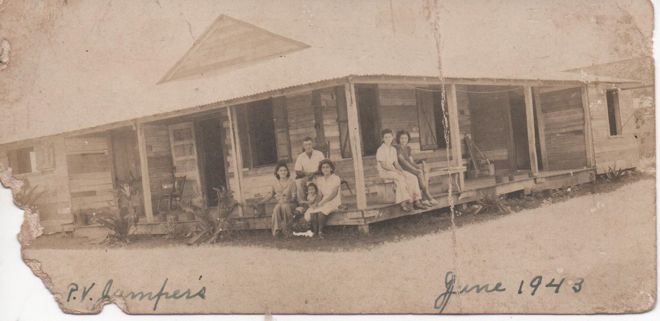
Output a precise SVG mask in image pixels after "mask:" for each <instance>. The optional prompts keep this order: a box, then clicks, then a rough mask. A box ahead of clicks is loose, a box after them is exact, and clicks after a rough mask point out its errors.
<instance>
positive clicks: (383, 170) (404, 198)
mask: <svg viewBox="0 0 660 321" xmlns="http://www.w3.org/2000/svg"><path fill="white" fill-rule="evenodd" d="M381 137H382V139H383V144H382V145H380V147H378V150H377V151H376V161H377V162H378V164H377V165H376V168H377V169H378V175H379V176H380V177H381V178H384V179H388V180H392V181H394V185H395V189H396V194H395V195H396V196H395V199H396V200H395V202H396V203H397V204H401V208H402V209H403V210H404V211H406V212H409V211H410V210H411V208H410V205H411V203H412V205H413V207H414V208H415V209H427V207H426V206H424V204H422V202H421V196H422V193H421V191H420V189H419V185H418V184H417V177H416V176H415V175H413V174H411V173H408V172H406V171H404V170H403V169H402V168H401V165H399V160H398V155H397V151H396V148H394V146H392V141H393V140H394V134H393V133H392V130H391V129H384V130H383V132H382V134H381Z"/></svg>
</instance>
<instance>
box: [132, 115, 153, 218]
mask: <svg viewBox="0 0 660 321" xmlns="http://www.w3.org/2000/svg"><path fill="white" fill-rule="evenodd" d="M136 133H137V139H138V153H139V155H140V172H141V173H142V201H143V202H144V215H145V216H146V217H147V222H153V221H154V210H153V204H152V200H151V183H150V180H149V161H148V157H147V143H146V141H145V138H144V127H143V126H142V124H141V123H139V122H137V123H136Z"/></svg>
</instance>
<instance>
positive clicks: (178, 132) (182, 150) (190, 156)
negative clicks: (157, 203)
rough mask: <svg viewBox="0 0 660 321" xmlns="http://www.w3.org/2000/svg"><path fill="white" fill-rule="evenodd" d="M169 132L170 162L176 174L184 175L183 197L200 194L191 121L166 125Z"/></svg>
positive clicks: (188, 197)
mask: <svg viewBox="0 0 660 321" xmlns="http://www.w3.org/2000/svg"><path fill="white" fill-rule="evenodd" d="M168 129H169V132H170V145H171V151H172V163H173V164H174V168H175V173H176V176H177V177H179V176H184V175H185V176H186V186H185V187H184V191H183V195H184V198H186V199H190V197H192V196H201V190H202V189H201V184H200V181H199V168H198V166H197V145H196V143H195V130H194V125H193V123H192V122H186V123H180V124H176V125H170V126H168Z"/></svg>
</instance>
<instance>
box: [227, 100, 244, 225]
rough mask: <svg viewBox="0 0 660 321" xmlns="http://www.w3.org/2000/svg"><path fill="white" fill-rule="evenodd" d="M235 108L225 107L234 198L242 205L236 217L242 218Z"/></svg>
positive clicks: (241, 186) (242, 196) (241, 177)
mask: <svg viewBox="0 0 660 321" xmlns="http://www.w3.org/2000/svg"><path fill="white" fill-rule="evenodd" d="M234 108H235V106H231V107H227V118H228V119H229V132H230V134H231V137H230V141H231V151H232V159H231V161H232V171H233V172H234V180H235V181H236V190H235V191H233V192H234V197H235V198H236V200H237V201H238V202H239V203H240V204H241V205H242V206H239V207H238V215H239V216H243V214H244V210H243V206H244V205H245V196H244V195H243V154H242V152H241V146H240V144H239V141H238V128H237V127H236V124H238V121H237V120H238V119H237V118H236V111H235V110H234Z"/></svg>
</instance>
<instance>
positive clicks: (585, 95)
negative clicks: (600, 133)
mask: <svg viewBox="0 0 660 321" xmlns="http://www.w3.org/2000/svg"><path fill="white" fill-rule="evenodd" d="M587 86H588V85H584V86H582V92H581V94H582V108H583V110H584V113H583V114H584V146H585V149H586V152H587V167H588V168H592V167H594V164H595V163H596V160H595V159H594V140H593V132H592V131H591V108H589V90H588V87H587Z"/></svg>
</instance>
